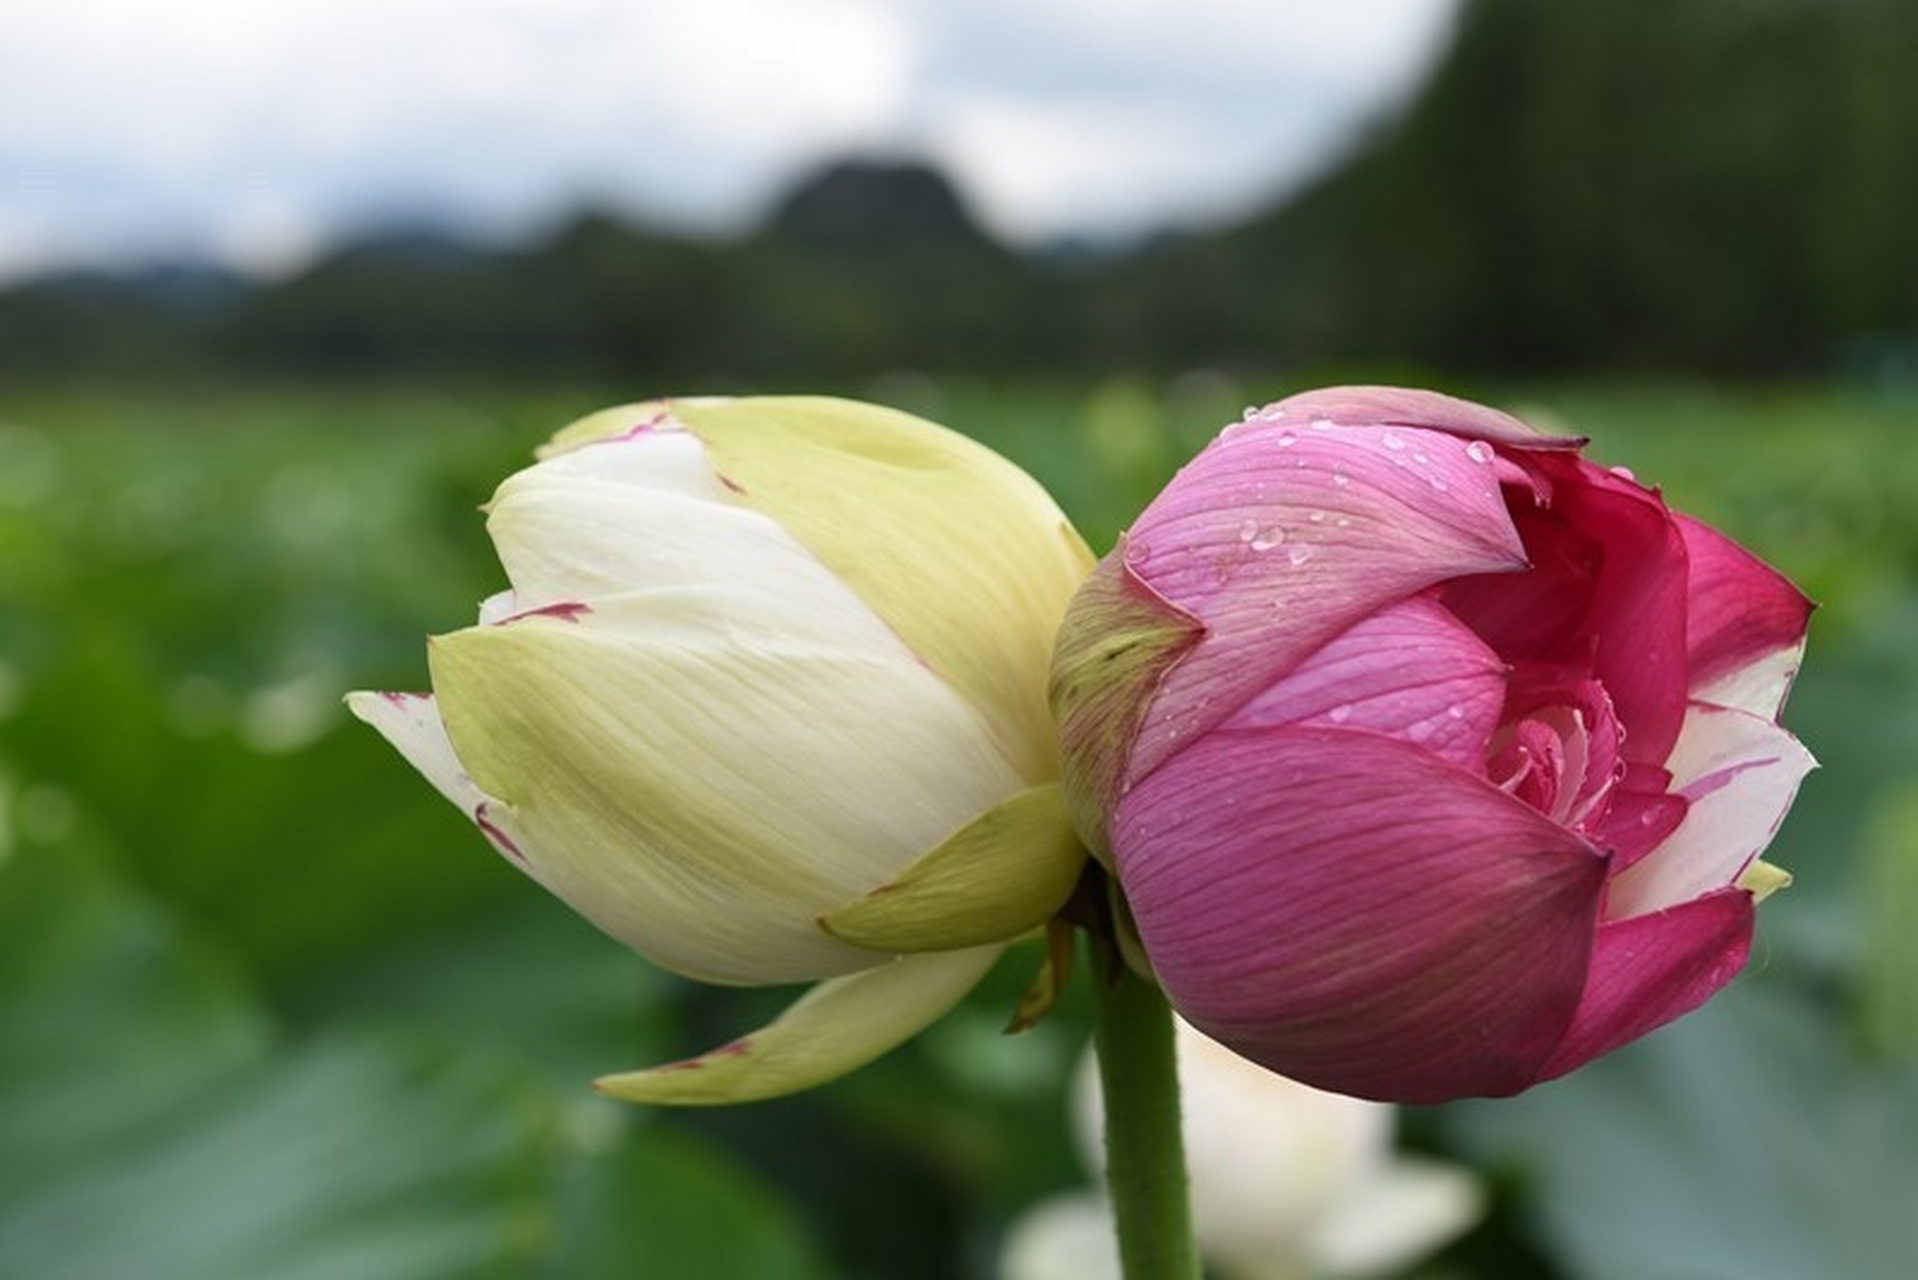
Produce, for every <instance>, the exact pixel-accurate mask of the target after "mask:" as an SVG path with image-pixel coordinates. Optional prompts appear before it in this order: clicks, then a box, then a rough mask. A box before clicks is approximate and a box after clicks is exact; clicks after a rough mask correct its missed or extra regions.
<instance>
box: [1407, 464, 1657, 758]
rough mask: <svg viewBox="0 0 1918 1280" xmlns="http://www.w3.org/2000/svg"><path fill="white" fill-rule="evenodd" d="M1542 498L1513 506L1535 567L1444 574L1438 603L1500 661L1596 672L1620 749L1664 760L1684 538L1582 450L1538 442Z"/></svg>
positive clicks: (1652, 501)
mask: <svg viewBox="0 0 1918 1280" xmlns="http://www.w3.org/2000/svg"><path fill="white" fill-rule="evenodd" d="M1526 465H1527V466H1528V467H1530V468H1532V469H1533V470H1535V471H1537V472H1538V473H1540V474H1541V475H1542V476H1543V477H1544V478H1545V479H1546V480H1547V481H1548V482H1549V484H1550V490H1551V506H1550V507H1549V508H1548V509H1534V510H1531V511H1526V510H1523V509H1521V510H1519V511H1518V512H1517V514H1516V521H1517V525H1518V529H1519V532H1520V533H1521V535H1522V536H1523V537H1524V539H1525V549H1526V552H1527V554H1528V555H1529V557H1530V558H1531V561H1532V565H1533V568H1532V571H1531V572H1530V573H1527V574H1525V575H1523V576H1522V577H1520V578H1517V579H1514V580H1512V581H1511V582H1509V583H1508V582H1505V581H1488V580H1485V579H1479V580H1476V581H1467V582H1460V583H1454V584H1451V585H1450V586H1448V588H1447V589H1446V593H1445V597H1444V599H1445V603H1446V605H1447V606H1448V607H1449V608H1451V609H1452V610H1453V611H1454V612H1456V613H1458V614H1459V616H1460V617H1462V618H1464V619H1465V621H1466V622H1467V623H1469V624H1470V625H1471V627H1472V629H1473V630H1474V631H1477V632H1478V633H1479V635H1481V636H1483V637H1485V639H1486V640H1487V641H1488V642H1489V643H1490V644H1491V646H1492V647H1493V648H1494V649H1496V650H1497V651H1498V653H1499V655H1500V656H1501V657H1503V658H1505V659H1506V660H1507V661H1508V662H1513V663H1518V662H1532V663H1537V664H1540V665H1548V666H1549V665H1553V664H1557V665H1560V666H1563V667H1565V668H1567V669H1568V670H1574V671H1581V672H1589V673H1590V674H1592V675H1595V676H1597V678H1598V679H1599V680H1600V682H1601V683H1603V684H1604V686H1605V690H1606V693H1607V694H1609V695H1610V697H1611V699H1612V705H1613V707H1614V708H1615V709H1616V711H1617V713H1618V719H1619V722H1620V723H1621V724H1622V725H1623V726H1624V727H1625V733H1626V737H1625V746H1624V754H1625V758H1626V759H1628V760H1634V761H1644V762H1647V763H1652V764H1656V763H1659V762H1661V761H1662V760H1664V758H1665V755H1666V753H1667V752H1669V751H1670V750H1671V745H1672V742H1673V741H1674V740H1675V739H1676V738H1677V736H1678V727H1679V723H1680V721H1681V720H1682V719H1683V717H1684V707H1685V700H1686V693H1687V687H1686V686H1687V677H1686V658H1685V653H1686V648H1685V624H1686V558H1685V543H1684V539H1683V538H1682V537H1681V536H1680V534H1679V531H1678V527H1677V525H1676V524H1675V523H1674V522H1673V520H1672V518H1671V513H1670V512H1668V511H1667V510H1666V509H1665V505H1664V503H1663V502H1661V501H1660V500H1659V498H1658V496H1657V495H1656V494H1654V493H1652V492H1650V491H1649V490H1647V489H1644V488H1642V487H1641V486H1639V485H1637V484H1635V483H1633V482H1632V481H1630V480H1627V479H1624V478H1623V477H1620V476H1617V475H1614V474H1612V473H1611V472H1609V471H1606V470H1604V469H1603V468H1601V467H1595V466H1593V465H1592V464H1591V463H1589V462H1586V461H1584V460H1583V459H1581V458H1575V457H1568V456H1564V455H1559V454H1534V455H1531V456H1530V457H1528V458H1527V460H1526Z"/></svg>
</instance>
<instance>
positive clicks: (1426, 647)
mask: <svg viewBox="0 0 1918 1280" xmlns="http://www.w3.org/2000/svg"><path fill="white" fill-rule="evenodd" d="M1504 701H1505V664H1504V663H1503V662H1501V661H1499V658H1498V655H1497V654H1495V653H1493V652H1492V651H1491V650H1490V649H1487V648H1486V647H1485V645H1484V643H1483V642H1482V641H1480V640H1479V639H1478V637H1476V636H1474V635H1473V634H1472V633H1471V632H1470V631H1469V630H1467V629H1466V628H1465V626H1464V625H1463V624H1461V623H1460V622H1459V621H1458V619H1457V618H1454V617H1453V616H1452V615H1451V614H1450V613H1449V612H1447V611H1446V609H1445V608H1444V607H1443V606H1441V605H1440V604H1438V603H1437V602H1436V601H1435V600H1433V599H1431V598H1430V597H1429V596H1424V595H1419V596H1414V597H1412V598H1411V599H1410V600H1404V601H1401V602H1400V603H1398V604H1396V605H1393V606H1392V607H1391V608H1389V609H1385V610H1382V611H1380V612H1378V613H1376V614H1373V615H1372V616H1371V617H1369V618H1366V619H1364V620H1363V621H1361V622H1359V623H1357V624H1356V625H1355V626H1353V627H1352V628H1350V629H1349V630H1347V631H1345V632H1344V633H1342V634H1341V635H1339V636H1338V637H1337V638H1336V639H1334V640H1333V641H1332V642H1331V643H1329V644H1327V645H1326V646H1325V647H1324V648H1322V649H1320V650H1319V651H1318V652H1317V653H1315V654H1313V655H1312V656H1311V657H1310V658H1307V659H1306V660H1305V662H1304V663H1302V664H1301V665H1300V666H1299V668H1298V669H1297V670H1295V671H1294V672H1292V674H1290V675H1288V676H1286V677H1284V678H1283V679H1281V680H1280V681H1279V682H1278V683H1277V684H1275V685H1273V686H1272V687H1271V688H1270V689H1267V690H1265V691H1264V692H1262V693H1260V694H1259V695H1257V696H1256V697H1254V698H1253V699H1252V701H1250V702H1248V703H1246V704H1245V705H1244V706H1243V707H1241V708H1240V709H1239V710H1238V711H1237V712H1235V713H1234V714H1233V715H1232V716H1231V717H1229V718H1228V719H1226V720H1225V721H1223V722H1222V723H1221V724H1220V725H1219V727H1218V731H1219V732H1227V731H1231V730H1235V729H1255V728H1274V727H1277V726H1280V725H1285V724H1306V725H1314V726H1318V727H1322V728H1331V729H1346V730H1354V731H1365V732H1369V733H1382V734H1387V735H1389V736H1391V737H1395V738H1400V739H1403V740H1405V741H1408V742H1412V743H1416V744H1418V745H1419V746H1421V747H1423V748H1425V749H1426V750H1427V751H1430V752H1432V753H1433V754H1434V755H1438V756H1442V757H1444V758H1445V759H1448V760H1450V761H1452V762H1453V763H1454V764H1456V765H1459V766H1460V767H1461V768H1464V769H1468V770H1470V771H1472V772H1475V773H1476V772H1478V771H1479V770H1480V769H1482V768H1483V766H1484V761H1485V753H1486V748H1487V745H1488V744H1489V743H1490V741H1491V737H1492V730H1493V728H1494V726H1495V725H1496V724H1497V723H1498V718H1499V711H1500V708H1501V707H1502V706H1503V704H1504Z"/></svg>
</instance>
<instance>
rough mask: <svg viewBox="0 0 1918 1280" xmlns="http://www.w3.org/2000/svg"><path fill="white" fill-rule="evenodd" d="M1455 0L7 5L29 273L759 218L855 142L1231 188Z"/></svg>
mask: <svg viewBox="0 0 1918 1280" xmlns="http://www.w3.org/2000/svg"><path fill="white" fill-rule="evenodd" d="M1453 10H1454V0H890V2H888V0H47V2H46V3H37V4H35V3H26V2H25V0H7V3H5V4H4V5H0V278H6V277H10V276H18V275H19V274H21V273H23V272H31V271H35V270H43V269H47V268H49V267H64V266H71V265H81V264H88V265H109V266H111V265H123V264H128V263H134V262H139V261H143V260H152V259H155V258H166V257H179V256H193V257H212V258H215V259H217V260H220V261H223V262H226V263H229V264H232V265H237V266H240V267H243V268H246V269H250V270H256V271H266V272H271V271H284V270H288V269H291V268H293V267H296V266H297V265H299V263H301V262H302V261H304V260H305V259H306V258H307V257H309V256H310V255H311V254H312V253H313V252H315V250H316V249H317V248H318V247H320V246H322V245H324V244H325V243H326V242H327V241H328V240H329V239H331V238H334V237H337V236H339V235H341V234H344V233H347V232H350V231H351V230H353V229H355V228H365V227H368V226H372V225H378V224H379V223H381V222H390V221H393V220H405V221H408V222H413V223H417V222H420V221H426V220H431V221H438V222H446V223H449V224H451V225H455V226H458V227H460V228H462V229H464V230H467V231H469V232H471V233H473V234H475V235H478V236H481V237H489V238H491V237H510V236H515V235H524V234H527V233H529V232H536V231H538V230H540V229H541V228H543V227H544V226H547V225H549V224H550V223H552V222H553V220H555V219H557V218H559V217H561V216H563V215H564V214H565V213H566V212H567V211H569V210H572V209H575V208H577V207H578V206H580V205H581V204H582V203H588V202H591V203H596V204H599V205H602V206H607V207H611V208H614V209H616V210H619V211H621V212H625V213H628V214H631V215H634V216H637V217H644V218H650V219H652V220H654V221H656V222H661V223H664V224H666V225H670V226H678V227H712V228H716V229H725V228H731V227H738V226H741V225H744V224H745V223H747V222H748V221H749V220H750V219H751V218H752V217H754V216H755V215H756V214H758V213H759V212H760V211H762V210H763V209H764V207H765V205H766V203H767V201H768V200H769V199H771V198H772V197H773V196H774V195H775V194H776V193H777V192H778V191H780V190H781V189H782V188H783V186H784V184H786V183H788V182H790V181H791V180H792V178H793V177H794V175H796V174H797V173H799V172H801V171H802V170H803V169H804V168H805V167H806V166H807V165H809V164H811V163H815V162H817V161H819V160H821V159H824V158H827V157H832V156H838V155H842V154H846V153H849V152H863V153H877V154H882V155H894V156H897V155H916V156H924V157H929V158H931V159H933V160H935V161H937V162H939V163H940V164H942V165H943V166H944V167H945V168H946V169H947V171H948V172H949V173H950V174H951V175H952V176H953V178H954V179H955V181H957V183H958V184H959V186H960V188H961V190H962V192H963V193H964V195H965V196H966V198H967V199H968V200H969V202H970V203H971V205H972V206H973V209H974V211H975V212H976V213H977V214H978V215H979V216H980V217H981V218H983V219H984V220H985V221H986V222H987V223H988V225H990V226H991V227H992V228H993V229H994V230H996V231H998V232H999V233H1000V234H1002V235H1004V236H1007V237H1009V238H1012V239H1015V240H1019V241H1023V242H1028V243H1030V242H1036V241H1043V240H1046V239H1049V238H1053V237H1058V236H1062V235H1080V236H1091V237H1101V238H1104V237H1114V236H1125V235H1128V234H1136V233H1138V232H1141V231H1146V230H1151V229H1153V228H1156V227H1160V226H1166V225H1203V224H1206V223H1210V222H1218V221H1221V220H1224V219H1228V218H1230V217H1232V216H1234V215H1235V214H1238V213H1241V212H1244V211H1245V210H1247V209H1249V208H1251V207H1254V206H1256V205H1257V204H1258V203H1260V202H1261V201H1263V200H1264V199H1267V198H1269V197H1270V196H1271V195H1272V194H1274V193H1275V192H1276V191H1279V190H1282V189H1283V188H1284V187H1285V186H1287V185H1288V184H1290V183H1295V182H1297V181H1298V180H1299V179H1300V178H1301V177H1303V176H1305V175H1307V174H1309V173H1310V172H1311V171H1312V170H1313V169H1314V168H1315V167H1316V166H1318V165H1320V164H1322V163H1324V162H1325V160H1326V159H1327V158H1328V156H1329V155H1330V154H1331V153H1332V152H1333V151H1334V150H1335V149H1336V148H1337V147H1338V146H1339V145H1340V144H1341V143H1342V142H1344V141H1345V140H1347V139H1348V138H1350V137H1351V136H1352V135H1353V133H1354V131H1355V130H1356V129H1358V128H1360V127H1362V126H1363V125H1364V124H1365V123H1366V122H1367V121H1369V120H1372V119H1375V118H1376V117H1377V116H1378V115H1379V113H1380V112H1381V111H1383V110H1385V109H1386V108H1387V107H1388V106H1389V105H1390V104H1393V103H1395V102H1398V101H1400V100H1402V99H1403V97H1404V96H1405V94H1406V93H1407V92H1409V90H1410V89H1411V88H1412V87H1413V86H1414V85H1415V84H1416V83H1417V80H1418V78H1419V76H1420V75H1421V74H1422V73H1423V72H1424V71H1425V70H1426V69H1427V68H1428V66H1429V65H1430V63H1431V60H1432V58H1433V57H1434V56H1435V55H1436V54H1437V52H1438V51H1439V50H1440V48H1441V47H1442V44H1443V41H1444V38H1445V35H1446V33H1447V30H1448V28H1449V24H1450V21H1451V18H1452V15H1453Z"/></svg>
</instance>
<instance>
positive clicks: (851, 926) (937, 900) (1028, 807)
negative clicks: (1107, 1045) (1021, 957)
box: [819, 783, 1086, 952]
mask: <svg viewBox="0 0 1918 1280" xmlns="http://www.w3.org/2000/svg"><path fill="white" fill-rule="evenodd" d="M1085 859H1086V851H1085V847H1084V846H1083V845H1081V844H1080V843H1079V838H1078V836H1076V835H1075V834H1074V833H1073V830H1072V823H1071V822H1070V820H1068V819H1067V817H1066V806H1065V796H1064V795H1063V793H1061V791H1060V790H1059V787H1058V785H1057V784H1056V783H1055V784H1048V785H1046V786H1043V787H1033V788H1032V789H1031V790H1029V791H1022V792H1020V793H1019V794H1018V795H1016V796H1013V797H1012V798H1011V799H1010V800H1007V801H1006V802H1005V803H1003V804H1000V805H998V806H996V807H994V808H992V809H988V810H987V811H986V812H985V813H983V814H981V815H980V816H979V817H977V818H975V819H973V820H972V821H971V822H969V823H967V824H966V825H965V826H963V827H961V828H960V829H959V830H958V831H957V832H955V833H954V834H953V835H952V836H951V837H949V838H948V839H946V840H945V841H944V842H942V843H941V844H940V845H939V846H938V847H937V848H935V849H934V850H932V852H930V853H928V854H926V855H924V856H923V857H921V858H920V859H919V860H918V861H917V862H915V863H913V864H912V866H910V867H908V868H907V869H906V871H905V872H904V874H902V875H900V876H899V877H898V878H897V879H895V880H893V881H891V882H890V883H888V884H884V885H881V886H880V887H879V888H877V889H874V890H873V891H872V892H871V893H869V894H867V895H866V896H864V897H862V898H858V899H856V900H854V901H853V902H850V903H848V904H847V905H845V906H843V907H840V908H839V909H837V910H836V911H832V912H829V913H828V914H826V915H825V916H823V917H821V919H820V921H819V923H820V924H821V925H822V926H823V927H824V928H825V930H826V932H828V933H830V934H832V935H833V936H834V937H836V938H838V939H840V940H841V941H842V942H850V943H852V944H853V945H854V946H859V947H867V948H870V949H871V950H874V951H906V952H918V951H950V950H953V949H954V948H957V947H976V946H980V945H983V944H985V943H989V942H1004V941H1006V940H1007V939H1009V938H1014V937H1017V936H1018V935H1020V934H1022V933H1024V932H1026V931H1027V930H1029V929H1036V928H1038V927H1039V926H1040V925H1042V924H1044V923H1045V922H1046V921H1047V920H1049V919H1050V918H1051V917H1052V915H1053V913H1054V912H1056V911H1058V910H1059V908H1060V907H1062V906H1064V905H1065V902H1066V899H1067V898H1069V897H1071V896H1072V887H1073V885H1075V884H1076V883H1078V880H1079V873H1080V872H1081V871H1082V870H1083V869H1084V867H1085Z"/></svg>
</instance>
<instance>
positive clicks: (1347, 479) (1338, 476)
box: [1332, 471, 1352, 489]
mask: <svg viewBox="0 0 1918 1280" xmlns="http://www.w3.org/2000/svg"><path fill="white" fill-rule="evenodd" d="M1332 483H1333V484H1335V485H1337V486H1338V487H1339V488H1341V489H1343V488H1344V487H1345V486H1346V485H1348V484H1351V483H1352V477H1351V476H1348V475H1346V474H1345V473H1344V472H1343V471H1334V472H1333V473H1332Z"/></svg>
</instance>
